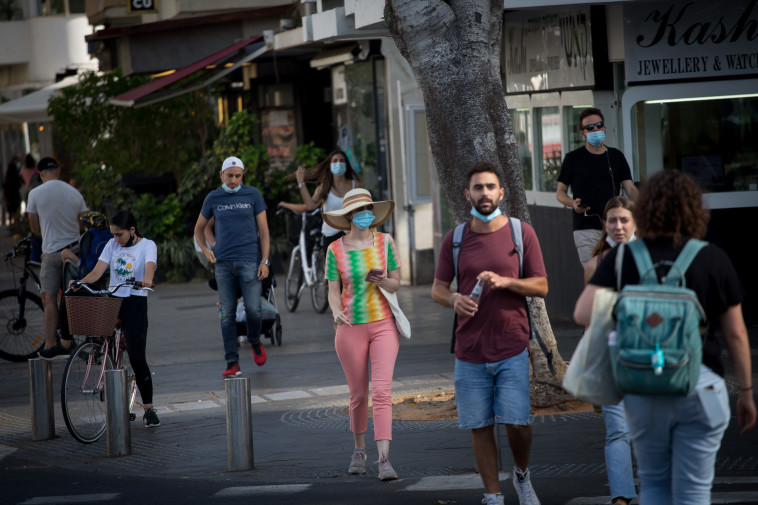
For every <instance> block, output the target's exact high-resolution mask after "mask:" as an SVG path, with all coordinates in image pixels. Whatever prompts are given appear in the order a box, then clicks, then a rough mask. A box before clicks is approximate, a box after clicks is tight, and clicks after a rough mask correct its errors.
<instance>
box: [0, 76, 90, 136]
mask: <svg viewBox="0 0 758 505" xmlns="http://www.w3.org/2000/svg"><path fill="white" fill-rule="evenodd" d="M78 83H79V76H77V75H70V76H68V77H66V78H64V79H62V80H60V81H58V82H56V83H55V84H51V85H50V86H47V87H45V88H42V89H40V90H38V91H35V92H33V93H29V94H28V95H24V96H22V97H21V98H17V99H16V100H11V101H10V102H6V103H4V104H2V105H0V124H3V123H42V122H45V121H52V120H53V119H52V118H51V117H50V116H48V114H47V102H48V100H50V97H52V96H54V95H55V94H56V93H57V92H58V91H59V90H60V89H63V88H65V87H68V86H73V85H74V84H78Z"/></svg>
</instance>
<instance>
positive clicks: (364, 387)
mask: <svg viewBox="0 0 758 505" xmlns="http://www.w3.org/2000/svg"><path fill="white" fill-rule="evenodd" d="M399 347H400V342H398V336H397V328H396V327H395V319H394V318H392V317H390V318H388V319H382V320H381V321H375V322H373V323H364V324H354V325H352V326H346V325H341V326H338V327H337V334H336V336H335V337H334V348H335V349H336V350H337V357H339V360H340V363H342V369H343V370H344V371H345V377H346V378H347V385H348V388H349V389H350V430H351V431H352V432H353V433H365V432H366V430H367V429H368V381H369V375H368V374H369V362H370V363H371V400H372V401H373V404H374V440H392V374H393V372H394V370H395V359H397V351H398V348H399Z"/></svg>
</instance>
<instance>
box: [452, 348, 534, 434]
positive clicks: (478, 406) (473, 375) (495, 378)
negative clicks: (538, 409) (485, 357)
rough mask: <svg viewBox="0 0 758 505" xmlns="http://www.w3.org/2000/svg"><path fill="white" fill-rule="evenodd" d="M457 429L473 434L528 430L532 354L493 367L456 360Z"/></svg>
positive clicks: (530, 420)
mask: <svg viewBox="0 0 758 505" xmlns="http://www.w3.org/2000/svg"><path fill="white" fill-rule="evenodd" d="M455 401H456V404H457V407H458V427H459V428H461V429H463V430H473V429H477V428H484V427H485V426H491V425H493V424H495V422H497V423H499V424H515V425H520V426H528V425H529V424H531V422H532V418H531V414H532V407H531V404H530V403H529V351H528V350H527V349H524V350H523V351H522V352H521V353H520V354H517V355H516V356H512V357H510V358H507V359H504V360H502V361H497V362H494V363H470V362H467V361H461V360H458V359H456V360H455Z"/></svg>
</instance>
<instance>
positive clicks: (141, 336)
mask: <svg viewBox="0 0 758 505" xmlns="http://www.w3.org/2000/svg"><path fill="white" fill-rule="evenodd" d="M110 228H111V233H113V238H112V239H111V240H110V241H109V242H108V243H107V244H106V246H105V248H104V249H103V252H102V254H100V258H99V259H98V261H97V264H96V265H95V268H93V269H92V271H91V272H90V273H89V274H87V275H86V276H85V277H84V278H83V279H82V280H81V282H83V283H86V284H91V283H93V282H96V281H97V280H98V279H100V277H102V275H103V274H104V273H105V271H106V270H107V269H108V268H109V267H110V273H111V278H110V286H111V288H113V287H115V286H117V285H118V284H120V283H121V282H124V281H125V280H127V279H129V278H132V277H134V278H135V279H140V284H141V285H142V286H146V287H152V286H153V276H154V275H155V270H156V268H157V258H158V248H157V247H156V245H155V242H153V241H152V240H148V239H146V238H143V237H142V236H140V234H139V231H138V229H137V221H136V220H135V219H134V216H133V215H132V214H131V212H128V211H125V210H120V211H118V212H116V214H115V215H114V216H113V217H112V218H111V224H110ZM113 295H114V296H118V297H121V298H123V300H122V301H121V309H120V310H119V313H118V317H119V318H121V328H122V330H123V331H124V337H125V338H126V348H127V349H128V351H129V363H131V365H132V369H133V370H134V379H135V381H136V382H137V388H138V389H139V392H140V396H141V397H142V405H143V407H144V409H145V415H144V416H143V420H144V422H145V426H146V427H148V428H150V427H154V426H159V425H160V424H161V422H160V420H159V419H158V415H157V414H156V413H155V409H154V408H153V382H152V380H151V375H150V368H149V367H148V366H147V359H146V357H145V348H146V346H147V291H145V290H141V289H132V288H131V287H128V286H123V287H121V288H120V289H119V290H118V291H116V292H115V293H113Z"/></svg>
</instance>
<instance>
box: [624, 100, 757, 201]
mask: <svg viewBox="0 0 758 505" xmlns="http://www.w3.org/2000/svg"><path fill="white" fill-rule="evenodd" d="M635 113H636V117H635V124H634V131H635V134H636V138H635V146H636V149H635V156H636V161H637V163H638V166H639V171H640V176H641V178H642V179H645V178H647V177H649V176H650V175H652V174H654V173H656V172H659V171H661V170H682V171H683V172H686V173H687V174H689V175H691V176H692V177H693V178H694V179H695V180H697V181H698V183H699V184H700V187H701V188H702V190H703V192H706V193H719V192H728V191H758V95H741V96H733V97H713V98H693V99H678V100H649V101H646V102H639V103H637V104H636V106H635Z"/></svg>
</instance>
